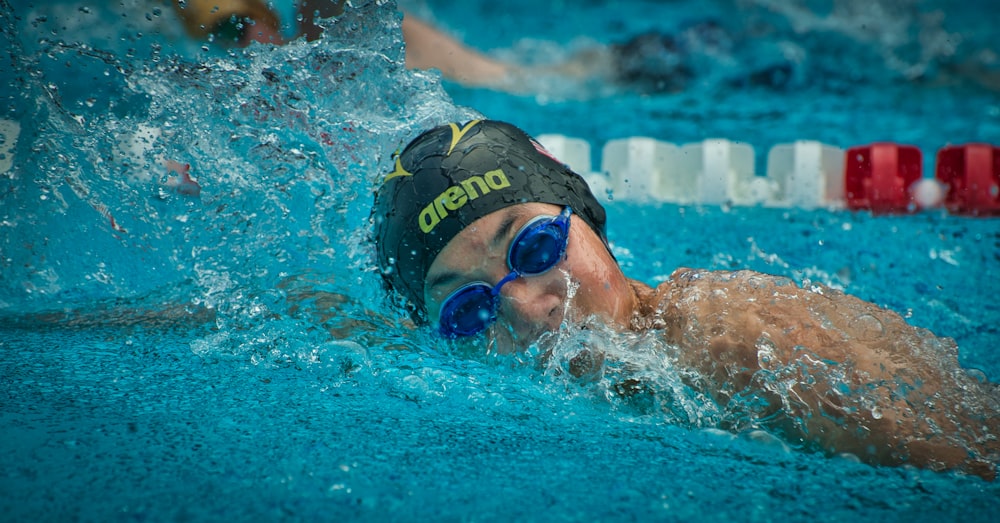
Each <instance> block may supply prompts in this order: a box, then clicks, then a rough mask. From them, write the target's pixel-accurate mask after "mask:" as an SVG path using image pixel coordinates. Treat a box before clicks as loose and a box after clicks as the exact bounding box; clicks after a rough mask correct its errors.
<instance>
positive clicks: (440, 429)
mask: <svg viewBox="0 0 1000 523" xmlns="http://www.w3.org/2000/svg"><path fill="white" fill-rule="evenodd" d="M124 4H125V5H124V6H110V7H109V6H96V7H95V6H82V5H78V4H76V3H73V2H51V3H50V2H45V3H41V2H36V3H34V4H33V5H32V3H31V2H15V3H13V4H7V3H3V2H0V7H2V9H3V17H2V18H0V24H2V27H3V32H2V39H0V43H2V46H3V47H4V48H7V49H9V50H10V52H9V53H8V54H10V55H11V57H12V59H10V60H8V59H7V58H6V55H5V58H4V59H3V60H0V62H2V63H0V77H3V78H5V79H7V80H6V82H5V83H4V84H0V88H2V89H3V91H2V92H0V119H4V120H8V121H17V122H19V123H20V127H21V130H20V133H19V136H18V141H17V145H16V149H15V151H14V154H13V164H14V167H13V168H12V169H11V170H10V171H8V172H6V173H2V174H0V195H2V196H0V198H2V206H0V382H2V383H3V393H2V394H0V406H2V408H0V416H2V417H3V418H2V424H0V426H2V427H3V429H2V437H0V456H2V457H0V514H2V516H0V518H2V519H3V520H9V521H161V520H183V521H217V520H225V521H262V520H264V521H266V520H288V521H297V520H305V521H315V520H332V521H341V520H364V521H418V520H440V521H511V520H518V521H577V520H600V521H637V520H638V521H647V520H650V521H675V520H676V521H691V520H700V521H814V520H816V519H823V520H829V521H845V520H860V519H866V520H873V521H951V520H962V521H972V522H975V521H992V520H993V519H994V517H995V513H996V511H997V509H1000V486H998V485H997V484H996V483H988V482H985V481H983V480H981V479H979V478H975V477H967V476H962V475H958V474H953V473H934V472H930V471H922V470H913V469H907V468H888V467H872V466H868V465H862V464H858V463H856V462H854V461H852V460H850V459H846V458H828V457H824V456H820V455H816V454H811V453H806V452H801V451H797V450H794V449H789V448H787V446H786V445H784V444H783V443H781V442H780V441H778V440H776V439H774V438H772V437H769V436H767V435H766V434H763V433H759V432H758V433H750V434H741V435H732V434H728V433H724V432H720V431H717V430H713V429H711V428H697V427H695V426H692V425H690V424H684V423H676V422H673V421H671V420H670V419H669V418H668V417H667V416H666V415H665V414H663V413H657V412H653V411H650V410H649V409H643V408H641V407H637V406H635V405H630V404H627V403H625V402H623V401H622V400H620V399H617V398H615V397H612V396H608V395H607V394H605V392H606V391H605V390H604V389H602V388H601V387H600V386H599V384H593V383H580V382H577V381H573V380H569V379H567V378H565V377H564V376H560V375H557V374H555V373H552V372H550V371H544V370H539V369H537V368H536V367H535V365H534V364H533V362H532V361H531V360H530V357H529V356H521V357H499V356H485V355H483V354H482V353H481V352H477V351H474V350H473V351H470V350H469V349H468V348H455V347H449V346H447V345H445V344H442V343H441V342H440V341H439V340H436V339H435V338H433V337H432V336H430V334H429V333H427V332H425V331H422V330H417V331H412V330H410V329H409V328H407V327H405V326H400V325H401V324H402V323H405V319H404V317H403V314H402V313H400V312H399V311H398V310H396V309H394V308H393V307H392V304H391V303H388V302H387V301H386V300H385V299H384V298H383V297H382V295H381V292H380V289H379V286H378V284H377V277H376V275H375V274H374V272H373V270H372V269H371V253H370V252H369V250H368V248H367V243H366V241H365V239H366V234H367V217H368V206H369V205H370V202H371V199H370V198H371V187H372V184H373V183H374V180H376V179H377V177H378V176H379V173H380V172H382V171H384V170H385V169H387V168H388V167H389V165H388V162H389V153H391V151H392V150H393V149H395V148H396V147H398V146H399V145H400V144H401V143H405V141H406V140H407V139H408V138H409V137H411V136H412V135H413V134H414V133H415V132H416V131H418V130H420V129H422V128H424V127H427V126H429V125H432V124H436V123H439V122H440V121H444V120H452V119H467V118H470V117H473V116H476V115H478V114H479V113H482V114H485V115H487V116H489V117H492V118H500V119H507V120H510V121H512V122H516V123H518V124H519V125H521V126H523V127H524V128H525V129H526V130H528V131H529V132H531V133H535V134H541V133H562V134H566V135H569V136H575V137H580V138H584V139H586V140H588V141H589V142H590V143H591V144H593V145H594V148H595V149H599V146H600V144H602V143H603V142H604V141H606V140H608V139H612V138H619V137H624V136H635V135H649V136H655V137H658V138H660V139H663V140H667V141H672V142H676V143H684V142H688V141H697V140H701V139H704V138H707V137H724V138H729V139H733V140H742V141H746V142H748V143H751V144H752V145H754V146H755V147H756V148H757V155H758V163H760V164H761V166H762V165H763V163H762V157H763V156H765V154H764V152H765V151H766V150H767V148H768V147H770V146H771V145H773V144H776V143H782V142H787V141H791V140H795V139H802V138H811V139H819V140H822V141H825V142H828V143H832V144H835V145H838V146H841V147H848V146H851V145H856V144H862V143H868V142H870V141H875V140H894V141H899V142H903V143H910V144H914V145H917V146H919V147H921V149H922V150H923V151H924V154H925V164H927V165H929V166H930V165H933V162H932V158H928V157H932V156H933V152H934V151H936V149H937V148H938V147H940V146H943V145H945V144H947V143H962V142H967V141H986V142H991V143H994V144H998V143H1000V98H998V95H997V94H996V93H995V92H993V91H991V90H989V89H987V88H985V87H983V86H982V85H980V83H978V82H977V81H976V80H975V79H970V78H967V77H965V76H962V75H959V74H952V73H949V67H950V65H949V64H951V63H953V62H956V61H960V60H959V59H960V58H968V57H972V56H979V55H978V54H977V53H980V52H981V51H982V50H983V49H987V48H989V45H992V41H993V39H992V38H993V36H994V35H995V30H993V29H992V28H990V27H989V26H988V23H987V21H988V18H989V17H984V16H982V13H983V12H989V10H990V9H991V8H992V4H991V3H990V2H981V3H980V4H978V5H977V4H976V3H967V4H963V6H961V8H958V7H956V6H952V5H950V3H946V2H941V3H929V2H924V3H917V4H914V5H915V8H917V9H918V11H919V12H920V13H931V12H933V11H934V10H936V9H939V10H942V12H943V13H944V17H943V18H942V19H940V21H939V22H933V21H928V20H927V19H926V18H921V17H920V16H916V15H914V18H912V20H911V21H910V23H903V24H897V25H893V24H888V23H884V24H882V26H886V27H890V28H891V29H892V30H893V31H896V32H895V33H892V34H893V35H894V36H896V37H897V38H896V39H895V40H893V39H888V37H887V36H884V35H882V36H880V35H878V34H876V35H875V36H865V35H866V34H867V33H865V34H861V35H859V34H856V33H849V34H845V33H844V32H843V31H840V32H838V31H834V30H831V29H820V28H816V27H810V26H808V24H806V26H807V27H806V29H803V30H802V31H801V32H796V31H795V29H794V26H795V23H793V22H795V20H794V17H792V16H791V15H788V14H781V13H776V12H773V11H769V10H766V9H764V8H762V7H755V5H754V3H753V2H743V3H740V4H736V5H735V7H734V4H730V3H728V2H714V3H712V2H710V3H702V2H693V1H676V2H669V3H665V4H663V5H661V3H659V2H627V3H622V4H621V5H620V6H619V7H616V8H615V9H609V8H607V7H605V6H602V5H600V3H597V2H592V3H588V2H577V3H572V4H571V3H567V2H552V3H549V4H545V5H538V3H537V2H522V1H513V2H504V3H503V7H502V8H501V7H499V4H495V3H491V2H465V3H461V4H460V5H450V4H451V3H449V2H437V1H434V2H426V3H421V4H419V5H417V6H415V7H414V8H415V9H426V11H427V12H429V13H432V14H433V17H434V19H435V21H436V22H437V23H438V24H439V25H441V26H443V27H445V28H446V29H448V30H450V31H452V32H453V33H454V34H459V35H461V36H463V37H464V38H465V39H466V40H467V41H469V42H470V43H472V44H473V45H475V46H477V47H479V48H481V49H485V50H487V51H488V52H490V53H493V54H495V55H497V56H515V57H518V58H519V59H522V60H525V61H528V60H542V59H543V58H544V57H542V56H541V55H540V50H543V49H549V50H553V49H554V50H555V51H556V52H569V50H571V49H575V48H577V47H579V46H585V45H592V44H593V42H595V41H596V42H598V43H600V42H608V41H613V40H615V39H621V38H625V37H627V36H628V35H630V34H635V33H636V32H639V31H643V30H646V29H648V28H650V27H652V26H656V27H661V28H664V29H673V28H676V27H679V26H681V25H682V24H684V23H686V22H687V21H688V20H690V19H691V18H692V17H691V15H690V13H698V17H703V16H714V17H718V18H719V19H721V20H723V21H725V22H727V23H730V24H732V25H733V26H734V27H736V28H739V27H751V26H752V27H754V28H756V29H755V31H756V32H757V33H759V35H758V37H757V38H756V39H755V40H753V41H750V40H748V41H746V43H744V44H742V45H741V46H740V47H738V48H737V49H736V50H735V51H734V52H733V56H732V62H724V63H723V62H719V63H714V64H713V63H709V64H707V65H706V66H705V71H704V75H703V76H702V77H701V78H703V80H700V82H701V83H700V84H699V85H697V86H694V87H693V88H692V89H691V90H689V91H687V92H684V93H680V94H669V95H667V94H660V95H656V94H652V95H651V94H642V93H635V92H629V91H628V90H623V89H608V88H606V87H600V88H595V87H594V86H590V85H587V86H572V85H569V86H567V85H548V86H547V85H541V84H540V85H537V86H536V87H538V92H536V93H533V94H522V95H510V94H500V93H496V92H493V91H487V90H477V89H467V88H462V87H461V86H458V85H454V84H452V83H450V82H444V83H443V84H442V83H441V82H440V80H439V79H438V77H437V76H436V75H435V74H433V73H414V72H407V71H405V70H404V69H403V68H402V64H401V60H402V50H401V47H400V42H399V36H398V23H399V18H398V16H397V15H395V13H394V11H393V10H392V7H393V6H392V5H385V6H377V5H375V3H372V4H365V5H360V4H362V2H355V4H356V5H357V6H358V7H357V8H356V9H355V10H353V11H350V12H349V13H348V14H347V15H346V16H345V17H344V18H343V19H341V20H340V21H338V22H337V24H336V25H335V26H334V28H335V29H336V30H335V31H331V36H330V37H329V38H327V39H325V40H324V41H321V42H319V43H316V44H308V45H307V44H303V43H299V44H294V45H290V46H286V47H283V48H278V49H268V48H251V49H249V50H247V51H245V52H244V51H239V52H233V53H226V52H224V51H220V50H218V49H216V48H212V47H206V48H205V49H202V47H201V44H198V43H193V42H190V41H187V40H185V39H183V37H182V35H181V34H180V32H179V30H178V29H177V27H176V25H175V24H174V23H173V21H172V19H171V16H172V15H171V12H170V10H169V9H168V8H166V7H163V8H160V9H157V8H156V6H158V5H159V4H157V3H145V2H141V1H132V2H125V3H124ZM814 4H816V5H814V6H813V7H815V8H816V9H817V10H818V12H826V11H824V10H827V11H829V10H830V9H832V7H831V6H830V5H827V3H824V2H814ZM834 4H835V3H834ZM866 5H867V3H866ZM737 8H738V9H740V10H739V11H738V13H739V14H740V16H739V17H737V16H735V15H734V14H733V13H734V11H733V9H737ZM11 13H14V14H15V15H16V16H13V17H12V16H10V14H11ZM518 13H520V15H519V14H518ZM529 13H530V14H529ZM123 14H127V15H128V16H127V17H123V16H122V15H123ZM654 15H655V16H654ZM900 16H901V15H900ZM900 16H897V18H896V19H898V20H904V22H905V20H906V19H905V18H900ZM984 19H986V20H984ZM921 20H923V21H921ZM97 21H100V23H98V22H97ZM806 22H807V21H803V20H798V21H797V23H799V24H805V23H806ZM921 28H923V29H924V33H923V34H924V35H925V39H924V40H923V41H921V40H920V38H919V35H920V29H921ZM934 29H937V30H939V31H940V32H939V33H934V32H933V30H934ZM885 30H886V31H888V30H889V29H885ZM734 31H736V30H735V29H734ZM934 34H938V35H944V36H945V37H947V36H948V35H953V34H960V36H961V38H953V40H954V41H956V42H960V44H958V46H957V48H956V49H955V51H954V52H955V53H957V56H958V58H953V57H952V55H947V56H946V55H941V54H940V53H938V54H935V51H934V50H933V49H936V48H933V46H931V45H930V44H922V43H921V42H927V41H929V40H928V39H929V36H927V35H931V36H933V35H934ZM581 35H582V36H583V37H585V39H584V40H580V39H579V38H578V37H580V36H581ZM930 40H933V39H930ZM788 41H791V42H794V43H796V45H798V46H799V47H801V48H802V50H803V51H804V56H803V57H802V59H801V60H800V61H799V62H797V64H798V69H796V77H795V78H794V83H793V84H790V85H789V87H788V88H785V89H772V88H763V87H751V88H744V89H734V88H731V87H727V86H726V85H725V84H724V82H721V81H719V80H718V78H719V77H722V76H726V75H728V74H730V73H732V72H734V71H735V72H737V73H738V72H739V71H741V70H742V69H744V68H746V67H749V66H746V65H745V64H747V63H749V62H750V61H752V60H762V61H766V60H770V59H772V57H774V56H775V54H774V53H776V52H777V51H775V49H780V48H783V46H786V45H787V42H788ZM886 42H891V43H886ZM779 54H780V53H779ZM889 57H896V58H899V59H900V60H902V59H906V61H909V63H910V65H911V66H912V65H914V64H917V65H921V64H922V65H923V66H925V68H926V69H927V71H928V72H927V73H926V78H920V79H914V78H911V77H910V75H909V74H908V71H909V72H912V67H910V68H903V67H898V65H899V61H898V60H897V61H893V60H890V58H889ZM733 64H735V65H733ZM845 70H846V71H845ZM136 137H138V138H136ZM5 139H9V138H5ZM164 159H172V160H175V161H179V162H182V163H190V164H191V174H192V176H193V177H195V178H196V179H197V180H198V182H199V184H200V185H201V188H202V189H201V193H200V194H199V195H197V196H190V195H184V194H180V193H178V192H176V191H174V190H172V189H171V188H170V184H171V183H172V181H171V180H170V176H173V175H172V174H169V173H167V171H166V170H165V169H164V168H163V167H162V161H163V160H164ZM608 211H609V233H610V238H611V241H612V242H613V244H614V248H615V250H616V254H617V256H618V258H619V260H620V261H621V262H622V264H623V266H624V267H625V272H626V274H629V275H630V276H633V277H635V278H637V279H640V280H643V281H646V282H649V283H657V282H659V281H662V280H663V279H664V278H666V277H667V276H668V275H669V274H670V273H671V272H672V271H673V269H674V268H676V267H678V266H692V267H707V268H712V269H735V268H750V269H755V270H760V271H763V272H768V273H773V274H780V275H785V276H788V277H790V278H792V279H794V280H795V281H797V282H800V283H807V282H816V283H822V284H826V285H830V286H833V287H836V288H840V289H843V290H844V291H845V292H848V293H851V294H854V295H857V296H859V297H861V298H864V299H867V300H870V301H873V302H875V303H878V304H880V305H883V306H885V307H888V308H891V309H893V310H895V311H897V312H899V313H900V314H902V315H904V316H905V317H907V318H908V321H910V322H911V323H912V324H914V325H917V326H920V327H925V328H928V329H930V330H932V331H934V332H935V333H937V334H940V335H943V336H949V337H952V338H954V339H955V340H956V341H957V343H958V345H959V348H960V352H959V355H960V361H961V362H962V363H963V365H965V366H968V367H974V368H978V369H980V370H982V371H983V372H984V373H985V374H986V375H987V376H988V377H990V378H991V379H992V380H993V381H998V380H1000V353H998V352H997V350H996V345H997V339H998V327H997V325H998V322H997V320H998V319H1000V305H998V304H997V302H996V299H995V297H996V296H997V295H1000V274H998V273H1000V226H998V222H997V220H995V219H992V220H991V219H971V218H963V217H956V216H949V215H947V214H945V213H943V212H928V213H922V214H916V215H911V216H872V215H870V214H868V213H847V212H837V211H827V210H817V211H805V210H798V209H765V208H740V207H733V208H719V207H709V206H705V207H700V206H676V205H654V204H635V203H628V202H614V203H611V204H609V206H608ZM111 218H114V222H113V225H112V221H111ZM651 230H655V231H662V232H658V233H657V234H650V232H649V231H651Z"/></svg>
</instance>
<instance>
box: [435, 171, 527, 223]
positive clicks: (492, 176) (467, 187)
mask: <svg viewBox="0 0 1000 523" xmlns="http://www.w3.org/2000/svg"><path fill="white" fill-rule="evenodd" d="M507 187H510V180H509V179H508V178H507V175H506V174H504V172H503V170H501V169H494V170H492V171H489V172H487V173H485V174H483V175H482V176H470V177H468V178H466V179H465V180H462V181H461V182H459V183H458V184H457V185H452V186H451V187H448V188H447V189H445V190H444V192H442V193H441V194H439V195H438V196H437V198H434V200H432V201H431V203H428V204H427V207H424V209H423V210H422V211H420V215H419V216H418V217H417V221H418V222H419V225H420V230H421V231H424V232H425V233H429V232H431V231H433V230H434V228H435V227H437V224H439V223H441V220H443V219H445V218H447V217H448V211H457V210H459V209H461V208H462V207H464V206H465V205H466V204H468V203H469V202H470V201H472V200H475V199H476V198H479V197H480V196H483V195H485V194H489V193H490V191H496V190H500V189H505V188H507Z"/></svg>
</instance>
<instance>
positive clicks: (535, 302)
mask: <svg viewBox="0 0 1000 523" xmlns="http://www.w3.org/2000/svg"><path fill="white" fill-rule="evenodd" d="M561 210H562V209H561V208H560V207H559V206H556V205H549V204H543V203H525V204H520V205H515V206H512V207H507V208H504V209H501V210H499V211H496V212H493V213H491V214H488V215H486V216H484V217H482V218H480V219H478V220H476V221H475V222H473V223H472V224H471V225H469V226H468V227H466V228H465V229H464V230H462V232H460V233H459V234H458V235H456V236H455V237H454V238H452V240H451V241H450V242H449V243H448V245H447V246H446V247H445V248H444V250H442V251H441V253H440V254H438V256H437V258H435V259H434V262H433V263H432V264H431V266H430V269H429V270H428V272H427V279H426V282H425V283H426V285H425V288H424V303H426V304H427V312H428V316H429V318H430V320H431V322H432V325H435V326H436V325H438V319H439V315H440V311H441V305H442V302H443V301H444V300H445V299H446V298H447V297H448V296H449V295H450V294H451V293H452V292H453V291H454V290H455V289H457V288H459V287H461V286H462V285H465V284H467V283H471V282H477V281H483V282H487V283H488V284H489V285H491V286H492V285H496V284H497V282H499V281H500V280H501V279H503V278H504V277H505V276H507V275H508V274H509V273H510V268H509V267H508V266H507V252H508V249H509V248H510V244H511V241H512V240H513V238H514V236H515V235H516V234H517V232H518V231H519V230H521V227H522V226H524V224H525V223H527V222H528V221H530V220H531V219H532V218H535V217H537V216H540V215H550V216H555V215H558V214H559V213H560V211H561ZM571 220H572V221H571V224H570V228H569V243H568V245H567V249H566V257H565V259H563V260H562V261H560V262H559V263H558V264H556V265H555V267H553V268H552V269H551V270H549V271H548V272H545V273H543V274H539V275H536V276H524V277H519V278H517V279H515V280H513V281H510V282H508V283H506V284H505V285H504V286H503V288H502V289H501V291H500V297H501V299H500V306H499V309H498V311H497V323H496V324H495V326H494V327H493V328H491V329H490V332H491V333H492V335H494V336H497V337H506V333H509V334H510V335H511V337H512V338H513V339H512V340H510V341H512V342H513V343H512V344H510V347H519V348H524V347H527V346H528V345H530V344H531V343H532V342H534V341H535V340H537V339H538V337H539V336H541V335H542V334H543V333H545V332H547V331H553V330H556V329H558V328H559V325H560V323H561V322H562V321H563V320H564V316H567V315H568V317H569V318H568V319H571V320H577V319H585V318H587V317H589V316H591V315H595V316H597V317H598V318H600V319H602V320H603V321H605V322H607V323H609V324H611V325H615V326H626V325H628V321H629V319H630V318H631V315H632V311H633V309H634V296H633V293H632V292H631V287H630V286H629V283H628V280H627V279H626V278H625V276H624V275H623V274H622V272H621V269H620V268H619V267H618V264H617V263H616V262H615V261H614V259H613V258H612V257H611V255H610V253H608V251H607V248H606V247H605V246H604V243H603V242H602V241H601V239H600V238H599V237H598V236H597V234H596V233H595V232H594V231H593V230H592V229H591V228H590V226H588V225H587V223H586V222H584V221H583V220H582V219H580V218H579V217H578V216H576V215H573V216H572V218H571ZM571 288H574V289H575V292H572V293H571ZM570 294H572V298H571V299H570V301H569V302H568V303H567V296H569V295H570ZM507 345H508V344H506V343H503V344H498V347H499V348H500V350H504V349H506V348H507Z"/></svg>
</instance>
